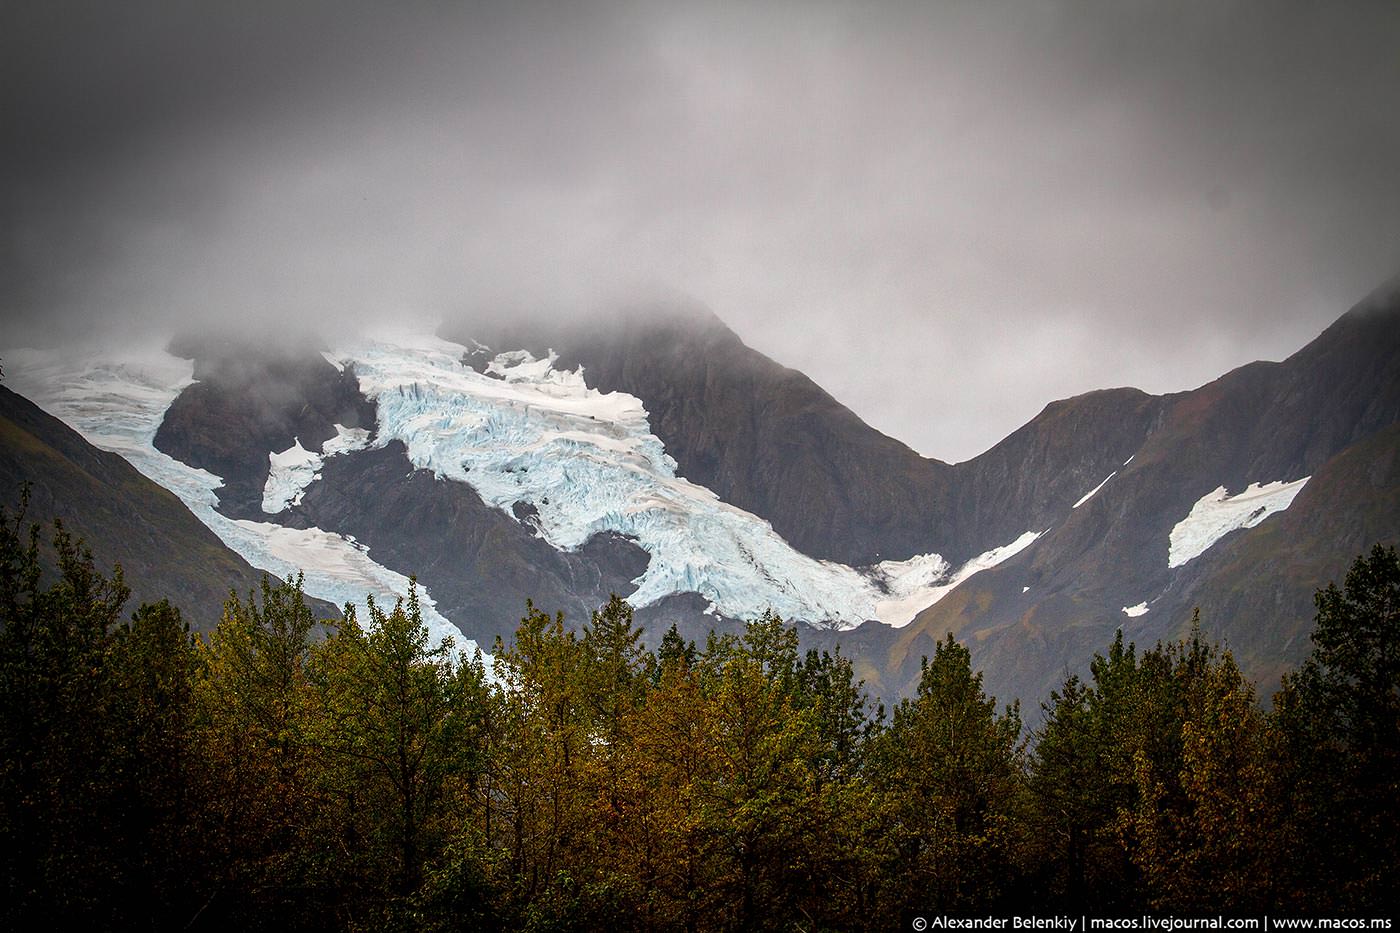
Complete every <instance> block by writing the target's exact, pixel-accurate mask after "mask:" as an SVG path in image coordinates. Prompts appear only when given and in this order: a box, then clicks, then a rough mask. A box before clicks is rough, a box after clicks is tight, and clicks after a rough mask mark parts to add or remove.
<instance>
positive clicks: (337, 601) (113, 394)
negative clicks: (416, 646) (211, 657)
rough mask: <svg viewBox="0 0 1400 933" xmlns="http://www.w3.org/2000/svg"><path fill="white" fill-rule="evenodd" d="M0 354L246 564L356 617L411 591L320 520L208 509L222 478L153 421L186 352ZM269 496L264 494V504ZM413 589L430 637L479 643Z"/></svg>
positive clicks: (25, 390)
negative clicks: (289, 521) (255, 517)
mask: <svg viewBox="0 0 1400 933" xmlns="http://www.w3.org/2000/svg"><path fill="white" fill-rule="evenodd" d="M4 357H5V360H6V362H7V363H9V364H10V367H9V369H8V371H7V373H6V378H7V381H8V382H9V383H10V385H11V386H12V387H13V388H14V389H15V391H17V392H19V393H20V394H22V395H24V396H25V397H26V398H28V399H29V400H30V401H32V402H33V403H34V404H36V405H38V406H39V407H40V408H42V409H44V410H45V411H47V412H48V413H49V414H51V415H53V416H54V417H56V418H58V419H59V420H60V421H63V422H64V423H66V424H67V425H68V426H69V427H71V428H73V429H74V430H75V431H77V432H78V433H79V434H81V435H82V436H83V437H84V438H85V439H86V440H87V441H88V443H90V444H92V445H93V446H94V447H98V448H101V449H102V450H108V451H111V452H113V453H117V454H120V455H121V456H122V457H124V458H126V460H127V461H128V462H130V463H131V465H132V466H134V467H135V468H136V469H137V470H139V471H140V472H141V473H142V474H144V475H145V476H146V477H147V478H148V479H150V480H152V481H153V482H155V483H157V484H158V485H160V486H163V487H165V488H166V489H169V490H170V491H171V492H173V493H175V494H176V495H177V496H179V497H180V500H181V501H182V502H184V504H185V506H186V507H187V508H189V510H190V511H191V512H193V513H194V515H195V517H196V518H198V519H199V520H200V521H202V522H203V523H204V524H205V525H207V526H208V527H209V529H210V530H212V531H213V532H214V534H216V535H218V537H219V539H220V540H222V541H223V542H224V544H226V545H227V546H228V547H229V548H230V549H231V550H233V551H235V552H236V553H238V554H239V555H240V556H241V557H242V558H243V559H244V560H246V561H248V563H249V564H251V565H253V567H255V568H257V569H259V570H263V571H266V572H268V573H270V574H272V575H273V576H276V577H279V578H281V579H285V578H286V577H288V576H290V575H293V574H296V573H298V572H302V573H304V574H305V580H304V588H305V592H306V594H307V595H308V596H312V597H315V598H317V599H324V600H326V601H327V602H330V603H332V604H334V605H337V606H344V605H345V604H346V603H351V604H353V605H355V606H356V607H357V611H358V612H360V613H361V615H362V617H366V616H365V615H364V614H365V596H366V594H371V593H372V594H373V595H374V597H375V600H376V601H377V602H379V603H380V604H381V605H385V606H392V605H393V604H394V601H395V600H396V599H397V598H398V597H400V596H404V595H406V594H407V593H408V586H409V580H408V578H407V577H405V576H404V575H403V574H400V573H396V572H394V571H392V570H390V569H388V568H387V567H384V566H382V565H380V564H378V563H376V562H375V561H374V560H372V559H371V558H370V557H369V555H368V554H367V553H366V552H365V549H364V548H363V547H360V546H358V545H356V544H354V543H352V542H351V541H348V540H346V539H345V538H343V537H341V536H340V535H336V534H332V533H330V532H327V531H322V530H321V529H319V528H309V529H297V528H287V527H285V526H282V525H276V524H272V523H270V522H254V521H247V520H237V521H235V520H233V519H230V518H228V517H227V516H225V515H222V514H220V513H219V512H217V511H216V510H215V508H216V506H217V505H218V501H219V500H218V495H217V493H216V491H215V490H217V489H218V488H219V487H220V486H222V485H223V480H222V479H221V478H220V477H218V476H215V475H214V474H213V473H210V472H208V471H207V470H201V469H196V468H194V467H191V466H189V465H187V464H184V463H181V462H180V461H178V460H175V459H174V458H172V457H170V456H169V455H167V454H164V453H162V452H160V451H158V450H156V449H155V446H154V444H153V442H154V439H155V434H156V429H157V428H159V427H160V423H161V419H162V418H163V417H164V415H165V411H166V409H168V408H169V407H170V403H171V402H173V401H174V400H175V397H176V396H177V395H179V393H180V390H181V389H183V388H184V387H185V386H187V385H189V384H190V383H192V382H194V381H195V380H194V378H193V372H194V363H193V362H192V361H191V360H183V359H180V358H178V357H174V356H171V355H170V354H168V353H165V352H164V351H156V352H153V353H143V354H141V355H139V356H131V355H129V354H127V355H123V357H122V359H121V360H120V361H113V360H112V359H110V358H108V357H105V356H104V355H98V354H87V355H74V354H68V353H63V352H59V351H40V350H19V351H13V352H10V351H7V352H6V353H5V354H4ZM337 430H338V431H339V432H340V433H338V434H337V437H336V438H335V439H334V440H332V441H327V443H326V445H324V446H326V447H328V448H332V447H334V445H336V444H337V442H339V443H340V444H342V445H343V444H353V443H356V442H359V443H361V444H363V441H364V440H365V439H366V438H367V437H368V432H364V431H360V432H359V433H358V434H357V433H356V432H355V431H354V430H353V429H345V430H342V429H340V427H339V426H337ZM298 450H301V454H297V453H296V451H298ZM327 452H328V453H330V452H332V451H331V450H328V451H327ZM303 454H305V455H308V456H309V457H317V455H316V454H314V453H311V452H309V451H305V450H304V449H303V448H301V444H300V442H299V441H298V442H296V443H294V444H293V445H292V447H291V448H289V450H287V451H284V452H283V454H282V455H280V456H283V457H286V459H287V462H295V461H298V460H304V459H306V458H304V457H303V456H302V455H303ZM273 456H274V458H276V457H277V456H279V455H273ZM317 459H318V460H319V457H317ZM274 462H275V459H274ZM308 481H309V480H308ZM266 504H267V500H266V493H265V498H264V507H265V506H266ZM418 597H419V603H420V605H421V607H422V611H423V621H424V623H426V625H427V626H428V632H429V636H430V637H431V638H432V639H433V641H434V642H439V641H442V640H445V639H449V638H450V639H453V640H454V641H455V643H456V645H457V646H459V647H463V648H465V650H466V651H467V653H468V654H470V653H472V652H473V651H475V650H476V643H475V642H473V641H471V640H470V639H466V638H463V637H462V633H461V631H460V630H459V629H458V628H457V626H455V625H453V624H452V623H451V622H449V621H448V620H447V619H446V618H445V617H443V615H442V614H441V613H439V612H438V611H437V607H436V606H435V605H434V603H433V599H432V596H431V595H430V594H429V593H428V591H427V590H426V589H424V588H423V587H421V586H420V587H419V589H418ZM487 660H488V662H489V656H488V658H487Z"/></svg>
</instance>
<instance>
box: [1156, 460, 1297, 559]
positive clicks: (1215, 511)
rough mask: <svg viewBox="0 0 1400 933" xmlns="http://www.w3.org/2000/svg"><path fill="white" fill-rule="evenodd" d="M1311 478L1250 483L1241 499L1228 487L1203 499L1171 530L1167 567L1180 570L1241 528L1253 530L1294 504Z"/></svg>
mask: <svg viewBox="0 0 1400 933" xmlns="http://www.w3.org/2000/svg"><path fill="white" fill-rule="evenodd" d="M1310 479H1312V477H1310V476H1305V477H1303V478H1302V479H1300V480H1294V481H1293V482H1291V483H1285V482H1282V481H1279V482H1274V483H1266V484H1264V485H1263V486H1261V485H1259V484H1258V483H1250V484H1249V486H1248V488H1246V489H1245V491H1244V492H1242V493H1240V494H1239V495H1237V496H1231V495H1228V494H1227V493H1226V492H1225V487H1224V486H1217V487H1216V488H1215V490H1214V491H1213V492H1208V493H1206V494H1205V495H1204V496H1202V497H1201V498H1200V499H1199V500H1198V501H1197V502H1196V504H1195V505H1193V506H1192V507H1191V513H1190V514H1189V515H1187V516H1186V517H1185V518H1183V519H1182V520H1181V521H1180V522H1177V524H1176V527H1174V528H1173V529H1172V530H1171V537H1170V544H1171V546H1170V548H1169V550H1168V552H1167V566H1168V567H1180V566H1182V565H1183V564H1185V563H1186V562H1187V561H1191V560H1194V559H1195V558H1197V557H1200V556H1201V555H1202V554H1204V553H1205V552H1206V551H1207V550H1209V549H1210V548H1211V547H1212V546H1213V545H1214V544H1215V543H1216V542H1217V541H1219V540H1220V539H1221V538H1223V537H1225V536H1226V535H1227V534H1229V533H1230V532H1232V531H1235V530H1237V529H1240V528H1253V527H1254V526H1255V525H1257V524H1259V523H1260V522H1262V521H1263V520H1264V519H1266V518H1268V517H1269V516H1270V515H1272V514H1274V513H1275V512H1282V511H1283V510H1284V509H1286V508H1288V507H1289V506H1290V505H1292V504H1293V498H1294V497H1295V496H1297V495H1298V493H1300V492H1302V490H1303V486H1305V485H1306V484H1307V482H1308V480H1310Z"/></svg>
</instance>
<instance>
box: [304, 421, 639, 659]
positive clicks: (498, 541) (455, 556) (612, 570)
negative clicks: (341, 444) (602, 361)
mask: <svg viewBox="0 0 1400 933" xmlns="http://www.w3.org/2000/svg"><path fill="white" fill-rule="evenodd" d="M298 513H299V515H300V517H301V518H302V519H304V520H305V521H306V522H308V523H309V524H312V525H315V526H317V527H319V528H323V529H325V530H327V531H334V532H337V533H340V534H347V535H351V536H353V537H354V538H355V539H356V540H358V541H361V542H363V543H365V544H367V545H368V546H369V548H370V552H369V553H370V557H372V558H373V559H374V560H376V561H378V562H379V563H381V564H383V565H384V566H386V567H389V568H390V569H391V570H397V571H399V572H400V573H404V574H416V575H417V576H418V579H419V580H420V581H421V582H422V583H423V585H424V586H426V587H427V588H428V590H429V592H431V593H432V594H433V598H434V600H435V601H436V603H437V607H438V610H439V611H440V612H442V613H443V614H444V615H446V616H447V617H448V618H450V619H453V620H454V621H456V622H457V624H458V625H459V626H460V627H461V628H462V630H463V632H464V633H465V634H466V635H467V637H469V638H473V639H475V640H476V641H477V642H478V643H479V644H481V645H483V646H486V647H489V646H490V645H491V644H492V642H493V641H494V640H495V638H496V636H498V635H500V636H502V637H505V638H509V637H510V636H511V635H512V634H513V633H514V631H515V627H516V625H517V624H518V623H519V621H520V617H521V616H522V615H523V614H524V610H525V599H526V598H527V597H528V598H531V599H533V600H534V601H535V604H536V605H538V606H540V607H541V608H544V609H547V610H548V611H550V612H554V611H560V610H561V611H563V612H564V613H565V614H566V616H567V617H568V618H569V619H571V620H574V621H578V620H581V619H587V618H588V614H589V612H591V611H592V610H593V609H596V608H597V607H598V606H600V605H602V604H603V603H604V602H606V601H607V599H608V596H609V594H611V593H617V594H618V595H621V596H626V595H627V594H629V593H631V592H632V590H633V589H634V587H633V586H632V584H631V582H630V581H631V580H632V579H634V578H635V577H637V576H640V575H641V573H642V572H643V571H644V570H645V569H646V565H647V555H646V552H644V551H642V550H641V548H639V547H637V546H636V545H635V544H633V543H631V542H630V541H627V540H626V539H623V538H620V537H617V536H615V535H595V536H594V537H593V538H592V539H590V540H589V541H588V543H587V544H586V545H584V546H583V547H582V548H580V549H579V550H577V551H573V552H561V551H558V550H555V549H554V548H553V547H551V546H550V545H549V544H548V543H546V542H545V541H544V540H543V539H542V538H539V537H537V536H536V535H535V534H534V532H533V530H532V527H531V525H530V524H529V523H528V522H521V521H519V520H517V519H515V518H512V517H511V516H509V515H506V514H505V513H504V512H502V511H500V510H499V509H496V508H493V507H491V506H488V505H486V504H485V503H484V502H482V501H481V497H480V496H478V495H477V493H476V491H475V490H473V489H472V488H471V487H470V486H467V485H465V484H462V483H456V482H452V481H450V480H444V479H439V478H435V477H434V476H433V474H432V471H430V470H415V469H414V468H413V465H412V463H410V462H409V459H408V456H407V454H406V453H405V451H404V447H403V445H402V444H401V443H399V442H398V441H392V442H390V443H389V444H388V445H387V446H385V447H383V448H380V449H373V450H361V451H356V452H354V453H351V454H348V455H345V456H339V457H333V458H331V459H329V460H327V461H326V464H325V467H324V469H323V471H322V475H321V478H320V479H319V480H317V481H316V482H314V483H312V484H311V486H310V487H309V488H308V489H307V490H306V495H305V496H304V498H303V500H302V504H301V506H300V507H299V509H298Z"/></svg>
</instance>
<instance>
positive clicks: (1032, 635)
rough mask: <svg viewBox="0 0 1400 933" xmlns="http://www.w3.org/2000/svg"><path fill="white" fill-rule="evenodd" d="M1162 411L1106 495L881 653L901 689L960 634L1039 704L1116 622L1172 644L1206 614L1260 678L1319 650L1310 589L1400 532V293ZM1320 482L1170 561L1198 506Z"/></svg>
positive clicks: (1170, 399)
mask: <svg viewBox="0 0 1400 933" xmlns="http://www.w3.org/2000/svg"><path fill="white" fill-rule="evenodd" d="M1159 405H1160V412H1159V414H1158V415H1157V416H1156V417H1155V418H1154V419H1153V427H1152V429H1151V430H1150V431H1149V432H1148V433H1147V435H1146V437H1145V438H1144V439H1143V441H1142V443H1141V445H1140V446H1139V447H1138V448H1137V450H1136V451H1135V452H1134V453H1133V456H1132V459H1131V462H1129V463H1127V464H1125V465H1124V466H1123V467H1122V468H1121V469H1120V470H1119V471H1118V472H1117V473H1116V474H1115V475H1114V476H1113V478H1112V479H1111V480H1109V481H1108V482H1106V483H1105V484H1104V486H1103V487H1102V488H1101V489H1100V490H1099V491H1097V492H1096V493H1095V494H1094V495H1093V496H1092V497H1090V498H1089V499H1088V500H1087V501H1086V502H1084V503H1083V505H1082V506H1080V507H1079V508H1077V509H1073V510H1070V513H1069V514H1068V515H1067V516H1066V517H1065V518H1064V519H1063V521H1062V522H1061V523H1060V524H1059V525H1058V526H1057V527H1056V528H1054V529H1053V530H1051V531H1050V532H1049V533H1048V534H1046V535H1044V536H1043V537H1042V538H1041V539H1039V540H1037V542H1036V543H1035V544H1034V545H1033V546H1032V547H1031V548H1028V549H1027V551H1026V552H1025V553H1023V554H1021V555H1018V556H1017V558H1016V559H1014V560H1012V561H1008V562H1006V563H1005V564H1003V565H1001V566H999V567H997V568H995V569H994V570H991V571H988V572H986V573H984V574H981V575H979V576H978V577H975V578H973V579H972V580H969V581H967V582H966V583H964V584H963V585H962V586H961V587H959V588H958V589H957V590H955V591H954V592H953V593H952V594H950V595H949V596H948V597H947V598H945V599H944V600H943V601H941V602H939V603H937V604H936V605H934V606H932V607H930V608H929V609H927V610H925V611H924V612H923V613H921V614H920V615H919V617H918V618H917V619H916V621H915V622H914V623H913V624H912V625H911V626H909V628H908V629H907V630H906V631H905V632H904V633H902V634H901V636H900V638H899V639H897V641H896V644H895V645H893V646H892V647H891V649H890V653H889V655H888V657H887V658H886V659H885V669H886V671H887V672H888V673H889V674H890V675H892V676H893V677H894V678H895V680H894V684H893V686H894V688H895V689H902V688H904V687H906V686H907V684H908V683H909V682H910V679H911V678H912V677H914V676H915V675H916V671H917V661H918V657H917V654H918V652H917V649H916V647H915V646H916V645H917V644H922V643H923V642H924V641H926V640H927V639H928V638H929V637H937V636H938V635H941V633H942V632H944V631H953V632H955V633H957V634H958V636H959V637H960V638H964V639H965V640H967V641H968V642H969V644H971V645H972V647H973V650H974V660H975V661H976V662H977V663H979V664H981V665H982V666H984V667H985V668H986V669H987V671H988V682H989V684H990V685H991V686H993V687H994V688H995V689H997V690H999V691H1000V692H1002V693H1003V694H1004V695H1017V696H1021V697H1022V698H1025V699H1030V698H1035V697H1043V696H1045V695H1046V694H1047V692H1048V690H1049V689H1051V688H1053V687H1054V686H1055V685H1056V683H1057V681H1058V680H1059V678H1060V677H1061V676H1062V675H1063V673H1064V671H1065V670H1077V669H1082V667H1083V664H1084V661H1085V659H1087V657H1088V656H1089V653H1091V652H1092V651H1094V650H1098V649H1101V648H1103V647H1104V646H1105V645H1107V643H1108V641H1109V640H1111V638H1112V633H1113V631H1114V630H1115V629H1116V628H1117V627H1119V626H1120V625H1121V626H1122V627H1123V629H1124V631H1125V633H1127V634H1128V635H1129V636H1130V637H1134V638H1137V639H1138V640H1139V641H1145V642H1151V641H1155V640H1156V639H1158V638H1161V637H1174V636H1177V635H1180V634H1181V632H1182V631H1183V629H1184V626H1185V625H1186V624H1187V623H1188V621H1189V619H1190V617H1191V613H1192V610H1193V609H1194V608H1197V607H1199V608H1200V609H1201V612H1202V621H1203V625H1204V627H1205V630H1206V632H1207V634H1208V635H1212V636H1217V637H1218V636H1225V637H1228V638H1229V640H1230V641H1231V643H1232V644H1237V645H1238V646H1239V648H1240V660H1241V661H1242V663H1243V664H1244V665H1245V669H1246V671H1247V672H1248V673H1250V674H1251V675H1252V676H1257V677H1264V678H1273V677H1276V676H1277V674H1278V673H1279V672H1280V671H1281V670H1282V669H1283V668H1284V667H1286V666H1287V665H1289V664H1291V663H1293V662H1294V661H1296V660H1297V659H1298V658H1300V657H1301V656H1302V655H1303V654H1304V653H1305V652H1306V650H1307V645H1306V638H1305V633H1306V631H1307V630H1308V628H1309V620H1310V618H1311V611H1310V609H1309V605H1310V597H1311V593H1312V592H1313V591H1314V590H1316V589H1317V588H1319V587H1321V586H1323V585H1325V584H1326V583H1328V582H1329V581H1330V580H1332V579H1336V578H1337V576H1338V575H1339V574H1340V573H1342V572H1343V571H1344V570H1345V567H1346V566H1347V565H1348V564H1349V562H1350V561H1351V559H1352V558H1354V557H1355V556H1356V555H1357V554H1358V553H1361V552H1362V551H1364V550H1365V549H1366V548H1367V547H1369V546H1370V544H1373V543H1375V542H1376V541H1394V540H1396V538H1397V537H1400V513H1397V512H1396V511H1395V508H1394V498H1395V496H1396V494H1397V490H1396V481H1397V476H1396V474H1395V472H1394V471H1393V470H1392V469H1391V468H1390V467H1389V466H1388V464H1389V463H1390V458H1392V457H1393V456H1394V455H1395V454H1394V451H1395V444H1396V442H1397V434H1396V432H1395V429H1394V425H1395V424H1396V423H1397V422H1400V292H1397V290H1396V289H1395V288H1393V287H1386V288H1383V289H1380V290H1378V291H1377V292H1376V293H1374V294H1373V295H1372V296H1370V297H1369V298H1367V299H1366V300H1365V301H1363V302H1362V303H1360V304H1359V305H1358V306H1357V307H1356V308H1354V309H1353V310H1352V311H1350V312H1348V313H1347V314H1346V315H1344V316H1343V317H1342V318H1340V319H1339V320H1338V321H1337V322H1336V323H1335V324H1333V325H1332V326H1331V327H1329V328H1328V329H1327V330H1326V331H1324V332H1323V334H1321V335H1320V336H1319V337H1318V338H1317V339H1316V340H1315V341H1313V342H1312V343H1310V344H1309V345H1308V346H1307V347H1305V348H1303V349H1302V350H1300V351H1299V352H1298V353H1295V354H1294V355H1293V356H1291V357H1289V358H1288V359H1287V360H1285V361H1284V362H1282V363H1253V364H1250V365H1248V366H1244V367H1241V368H1240V369H1237V370H1235V371H1233V372H1231V373H1229V374H1227V375H1226V376H1223V377H1221V378H1220V379H1218V380H1215V381H1214V382H1212V383H1209V384H1208V385H1205V386H1202V387H1201V388H1199V389H1197V390H1195V391H1192V392H1186V393H1180V394H1177V395H1173V396H1167V397H1164V398H1162V399H1161V400H1159ZM1120 453H1121V451H1120ZM1308 477H1311V479H1307V482H1306V483H1305V484H1303V485H1302V488H1301V491H1299V492H1297V494H1296V500H1293V504H1292V505H1291V506H1289V507H1287V508H1285V509H1284V510H1282V511H1281V512H1279V513H1278V514H1276V515H1273V516H1269V517H1267V520H1261V521H1260V523H1259V524H1257V525H1256V526H1254V527H1250V528H1241V529H1239V530H1236V531H1233V532H1230V533H1228V534H1225V535H1224V536H1223V537H1220V538H1218V539H1216V543H1214V544H1213V545H1212V546H1210V547H1207V548H1206V549H1205V550H1204V551H1203V553H1201V554H1200V556H1197V557H1194V558H1192V559H1189V560H1184V561H1183V560H1182V556H1181V555H1179V554H1178V555H1176V556H1175V557H1174V552H1173V547H1172V540H1173V539H1172V536H1173V533H1174V532H1175V533H1176V534H1177V535H1178V536H1183V535H1185V534H1186V528H1187V526H1188V525H1189V524H1190V523H1189V522H1188V521H1187V520H1188V517H1189V516H1193V515H1200V514H1202V513H1204V512H1208V511H1209V510H1208V509H1207V508H1206V507H1204V506H1202V502H1212V501H1218V500H1221V499H1224V498H1225V497H1226V496H1227V495H1234V494H1239V493H1242V492H1245V491H1246V487H1249V486H1250V484H1266V483H1271V482H1293V481H1298V482H1301V481H1302V480H1304V479H1306V478H1308ZM1221 487H1223V492H1221V493H1212V490H1217V489H1219V488H1221ZM1242 501H1247V500H1242ZM1197 533H1199V532H1197ZM1174 562H1175V563H1176V566H1172V564H1173V563H1174ZM1128 610H1131V612H1129V611H1128Z"/></svg>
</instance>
